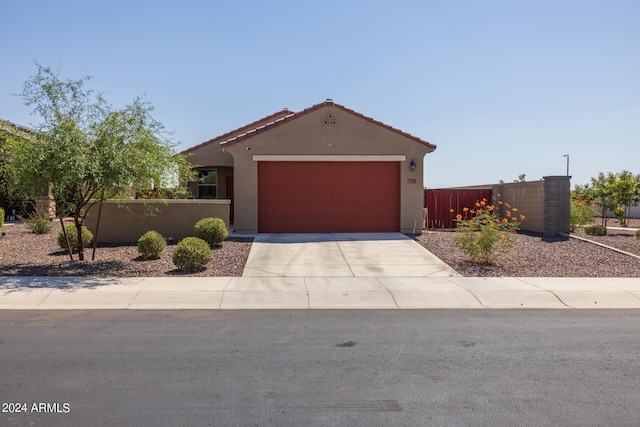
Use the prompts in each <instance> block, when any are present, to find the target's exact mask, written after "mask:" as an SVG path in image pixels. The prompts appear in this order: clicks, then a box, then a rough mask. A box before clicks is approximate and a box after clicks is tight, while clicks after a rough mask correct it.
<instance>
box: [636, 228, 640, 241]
mask: <svg viewBox="0 0 640 427" xmlns="http://www.w3.org/2000/svg"><path fill="white" fill-rule="evenodd" d="M636 239H640V230H638V231H636Z"/></svg>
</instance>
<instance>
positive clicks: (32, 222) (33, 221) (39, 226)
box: [20, 211, 51, 234]
mask: <svg viewBox="0 0 640 427" xmlns="http://www.w3.org/2000/svg"><path fill="white" fill-rule="evenodd" d="M20 219H21V220H22V221H23V222H24V223H25V224H26V225H27V227H28V228H29V230H31V232H32V233H33V234H47V233H49V232H50V231H51V218H49V213H48V212H43V211H36V212H34V213H32V214H31V215H29V216H28V217H26V218H22V217H20Z"/></svg>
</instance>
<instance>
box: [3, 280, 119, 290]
mask: <svg viewBox="0 0 640 427" xmlns="http://www.w3.org/2000/svg"><path fill="white" fill-rule="evenodd" d="M118 283H119V282H118V280H117V279H115V278H108V277H55V276H49V277H42V276H38V277H34V276H32V277H29V276H22V277H9V276H5V277H2V278H0V291H5V292H16V291H24V290H28V289H60V290H66V291H74V290H77V289H97V288H99V287H101V286H105V285H116V284H118Z"/></svg>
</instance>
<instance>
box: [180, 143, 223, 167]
mask: <svg viewBox="0 0 640 427" xmlns="http://www.w3.org/2000/svg"><path fill="white" fill-rule="evenodd" d="M187 160H189V162H191V163H192V164H193V165H195V166H196V167H199V168H207V167H215V166H229V167H233V157H232V156H230V155H229V154H226V153H223V152H222V149H221V148H220V144H218V143H212V144H207V145H204V146H202V147H199V148H196V149H195V150H193V151H191V152H190V153H189V156H188V157H187Z"/></svg>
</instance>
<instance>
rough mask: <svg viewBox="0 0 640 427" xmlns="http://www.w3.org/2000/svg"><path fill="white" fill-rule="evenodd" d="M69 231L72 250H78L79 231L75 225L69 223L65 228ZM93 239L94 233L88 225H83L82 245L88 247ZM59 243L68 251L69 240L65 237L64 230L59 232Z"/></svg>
mask: <svg viewBox="0 0 640 427" xmlns="http://www.w3.org/2000/svg"><path fill="white" fill-rule="evenodd" d="M64 229H65V230H66V231H67V237H68V238H69V244H70V245H71V250H72V251H77V250H78V233H77V232H76V226H75V225H67V226H66V227H65V228H64ZM91 240H93V234H92V233H91V232H90V231H89V229H88V228H87V227H85V226H84V225H83V226H82V247H83V248H86V247H87V245H88V244H89V243H90V242H91ZM58 245H59V246H60V247H61V248H62V249H64V250H65V252H66V251H67V242H66V241H65V239H64V233H63V232H62V230H60V232H59V233H58Z"/></svg>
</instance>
